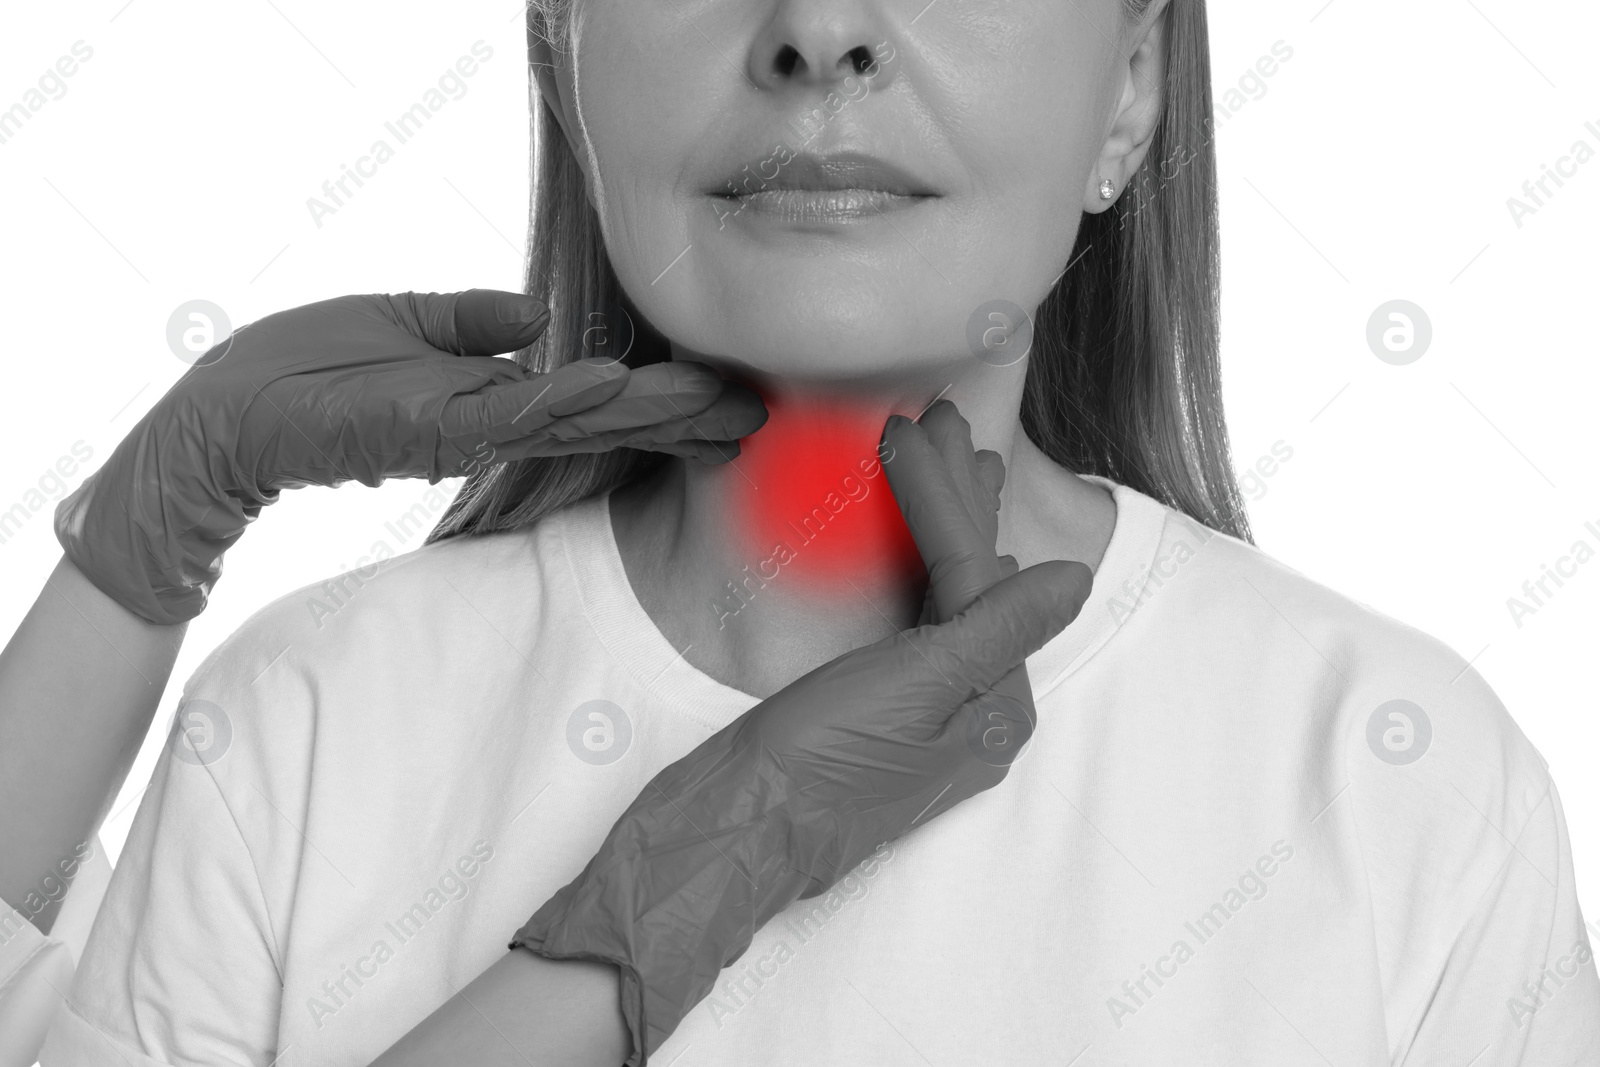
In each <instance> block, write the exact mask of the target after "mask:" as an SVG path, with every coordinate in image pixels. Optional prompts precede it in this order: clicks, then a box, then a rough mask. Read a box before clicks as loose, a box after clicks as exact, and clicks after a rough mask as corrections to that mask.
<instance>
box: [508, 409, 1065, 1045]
mask: <svg viewBox="0 0 1600 1067" xmlns="http://www.w3.org/2000/svg"><path fill="white" fill-rule="evenodd" d="M929 414H930V415H931V416H932V418H931V420H929V421H930V422H931V423H932V425H931V426H930V427H929V428H928V429H927V430H925V429H924V428H923V427H921V426H918V425H917V424H916V423H913V422H911V421H910V420H909V419H905V418H901V417H898V416H896V417H893V418H891V419H890V420H889V424H888V427H887V429H886V431H885V435H884V442H885V445H886V446H887V447H886V449H885V452H886V453H887V457H886V460H885V466H886V469H887V470H888V471H889V472H890V485H891V487H892V488H893V490H894V492H895V495H896V497H897V498H899V499H900V501H901V505H902V508H903V512H904V514H905V516H906V519H907V521H908V522H909V523H910V524H911V532H912V535H913V536H914V537H915V539H916V542H917V546H918V549H919V550H920V551H921V553H922V555H923V560H924V563H925V564H926V565H927V568H928V573H929V576H930V583H931V585H932V586H933V597H932V601H933V604H934V605H935V609H936V610H937V611H938V612H939V613H940V614H941V615H944V614H946V613H949V615H948V618H947V619H946V621H942V622H938V623H936V624H929V625H923V626H919V627H918V628H917V629H915V630H908V631H906V632H904V633H900V634H896V635H895V636H893V637H889V638H886V639H884V640H882V641H879V642H877V643H876V644H873V645H869V646H867V647H865V648H860V649H857V650H855V651H853V652H849V653H846V654H845V655H843V656H841V657H839V658H838V659H835V660H833V661H832V662H830V663H827V664H824V665H823V666H821V667H818V668H817V669H816V670H814V671H812V672H811V673H809V674H807V675H805V676H804V677H802V678H800V679H799V680H797V681H795V682H793V683H792V684H790V685H789V686H788V687H786V688H785V689H783V690H781V691H780V692H778V693H776V694H774V695H773V696H771V697H769V698H768V699H766V700H764V701H762V702H761V703H760V704H757V705H756V706H755V707H753V708H751V709H750V710H749V711H748V712H746V713H745V714H743V715H741V716H740V717H739V718H738V719H736V720H734V721H733V722H732V723H730V724H729V725H728V726H727V727H725V728H724V729H722V730H720V731H718V732H717V733H716V734H713V735H712V736H711V737H710V738H708V739H707V740H706V741H705V742H704V743H702V744H701V745H700V746H699V747H697V748H696V749H695V750H694V751H692V752H690V753H689V754H688V755H687V756H685V757H683V758H682V759H680V760H678V761H677V762H675V763H673V764H671V765H669V766H668V767H667V768H665V769H664V770H663V771H661V772H660V773H659V774H657V775H656V776H655V778H653V779H652V780H651V782H650V783H649V784H648V785H647V786H646V787H645V788H644V789H643V790H642V791H641V792H640V794H639V796H638V797H637V798H636V799H635V800H634V802H633V804H632V805H630V806H629V808H628V809H627V811H625V812H624V813H623V815H622V816H621V818H619V819H618V820H617V822H616V824H615V825H614V826H613V827H612V828H611V831H610V833H609V834H608V835H607V837H606V839H605V841H604V843H602V845H601V846H600V849H599V850H598V851H597V852H596V854H595V856H594V857H593V858H592V859H591V860H590V861H589V863H588V865H587V866H586V867H585V868H584V869H583V872H582V873H581V874H579V875H578V877H577V878H576V879H574V880H573V881H572V882H571V883H570V884H568V885H567V886H565V887H563V888H562V889H561V890H560V891H558V892H557V893H556V894H555V895H554V896H553V897H551V898H550V900H548V901H547V902H546V903H545V904H544V905H543V906H542V907H541V908H539V910H538V911H537V912H536V913H535V914H534V916H533V917H532V918H531V919H530V920H529V921H528V923H527V924H526V925H525V926H523V928H522V929H521V930H519V931H518V932H517V934H516V936H515V938H514V939H513V940H512V942H511V947H513V948H516V947H519V946H520V947H524V948H527V949H530V950H531V951H533V952H535V953H537V954H539V955H541V956H545V957H547V958H550V959H587V960H595V961H601V962H608V963H613V964H616V965H617V966H618V967H619V969H620V970H621V1000H622V1014H623V1017H624V1019H625V1020H626V1022H627V1025H628V1028H629V1032H630V1036H631V1038H632V1041H633V1052H632V1054H631V1055H630V1057H629V1059H628V1060H627V1064H628V1067H642V1065H643V1064H645V1063H646V1062H647V1061H648V1057H649V1055H650V1054H651V1053H653V1052H654V1051H655V1050H656V1049H657V1048H659V1047H660V1045H661V1043H662V1042H663V1041H665V1040H666V1039H667V1037H668V1036H670V1035H671V1034H672V1032H673V1031H674V1030H675V1029H676V1028H677V1026H678V1023H679V1022H680V1021H681V1020H682V1019H683V1017H684V1016H685V1015H686V1014H688V1012H689V1011H690V1010H692V1009H693V1008H694V1006H695V1005H696V1004H698V1003H699V1002H700V1000H701V999H703V998H704V997H705V995H706V994H707V993H708V992H709V991H710V990H711V988H712V986H713V984H714V983H715V982H716V979H717V976H718V974H719V973H720V972H721V970H722V969H723V968H724V967H726V966H728V965H729V964H732V963H734V962H736V961H737V960H738V959H739V957H740V956H741V955H743V953H744V952H745V950H746V949H747V948H748V947H749V945H750V941H751V938H752V937H753V936H754V934H755V932H756V930H758V929H759V928H760V927H761V926H762V925H764V924H765V923H766V922H767V921H768V920H769V919H771V918H772V917H773V916H774V915H776V914H777V913H778V912H780V911H782V910H783V909H784V908H786V907H788V906H789V905H790V904H791V903H793V902H794V901H795V900H796V899H803V898H808V897H813V896H816V895H818V894H820V893H823V892H825V891H826V890H827V889H828V888H829V887H830V886H832V885H833V884H834V882H836V881H837V880H838V879H839V878H840V877H842V876H843V875H844V874H847V873H848V872H849V871H850V870H851V869H852V868H854V867H855V866H856V865H857V864H858V863H860V861H861V860H862V859H864V858H865V857H866V855H867V854H868V853H869V852H871V851H872V850H873V849H874V848H876V847H877V846H878V845H879V844H881V843H882V842H884V841H887V840H891V839H894V838H897V837H899V836H900V835H902V834H904V833H905V832H906V831H908V830H910V829H912V828H913V827H915V826H917V825H920V824H922V823H925V822H928V821H930V820H932V819H934V818H936V817H938V815H940V814H941V813H942V812H944V811H947V810H949V809H950V808H952V807H954V806H955V805H956V804H959V803H960V802H961V801H963V800H965V799H967V798H969V797H971V796H974V795H975V794H977V793H979V792H981V791H983V790H985V789H988V788H990V787H991V786H993V785H995V784H997V783H998V782H999V781H1000V780H1001V779H1003V778H1004V777H1005V775H1006V773H1007V770H1008V767H1009V761H1002V762H996V761H992V760H989V759H985V758H982V752H981V750H975V749H974V748H973V747H972V745H971V743H970V739H971V738H972V737H974V736H976V735H979V734H981V733H982V731H983V729H984V724H985V723H986V722H988V721H989V716H990V713H991V712H993V711H994V710H996V708H997V707H999V708H1000V709H1001V711H1002V714H1003V715H1004V717H1005V718H1006V720H1007V721H1008V722H1010V721H1016V720H1017V719H1018V718H1023V719H1026V720H1027V721H1028V722H1031V719H1032V716H1031V712H1032V702H1031V692H1030V691H1028V689H1027V675H1026V673H1025V668H1024V667H1023V666H1022V663H1023V660H1024V659H1025V658H1026V657H1027V656H1029V655H1031V654H1032V653H1034V652H1035V651H1037V650H1038V649H1039V648H1040V647H1042V646H1043V645H1044V644H1045V642H1047V641H1048V640H1050V638H1052V637H1054V636H1055V635H1056V634H1057V633H1059V632H1060V631H1061V630H1062V629H1064V628H1065V627H1066V626H1067V624H1068V623H1070V622H1071V621H1072V619H1073V618H1074V617H1076V615H1077V613H1078V611H1079V610H1080V609H1081V607H1082V605H1083V602H1084V600H1085V599H1086V598H1087V597H1088V594H1089V589H1090V585H1091V584H1092V582H1093V574H1092V572H1090V570H1089V568H1088V567H1086V566H1084V565H1083V564H1081V563H1067V562H1061V561H1052V562H1049V563H1041V564H1039V565H1037V566H1034V567H1029V568H1028V569H1027V570H1026V571H1023V572H1021V573H1015V565H1014V563H1015V561H1013V565H1012V567H1011V568H1009V569H1011V570H1012V571H1013V573H1012V574H1011V575H1010V576H1009V577H1006V578H1003V579H1001V580H999V581H997V582H995V583H994V584H993V585H991V586H988V587H987V588H986V587H985V585H984V583H985V581H987V580H989V579H990V577H991V576H993V577H995V578H998V577H999V572H1000V569H1001V564H1000V562H999V560H998V559H997V557H996V556H995V550H994V534H993V532H992V531H993V529H994V526H993V523H994V522H995V521H997V520H995V517H994V515H993V514H992V512H993V511H995V510H996V509H997V506H998V505H997V501H998V492H999V476H1000V475H1001V474H1003V472H997V471H996V470H995V466H996V462H995V461H997V460H998V458H999V457H998V456H995V457H994V461H989V460H984V461H979V460H978V459H977V457H975V456H974V455H973V454H972V449H971V443H970V438H969V437H968V436H967V434H966V424H965V422H964V421H960V417H959V415H957V414H956V413H955V410H954V407H953V405H952V406H950V407H949V410H948V411H945V412H940V413H937V414H935V413H933V412H932V411H930V413H929ZM963 442H965V446H964V447H965V455H961V454H959V453H960V452H961V446H962V444H963ZM946 450H949V451H948V452H947V451H946ZM950 454H954V458H955V460H957V462H954V463H947V462H946V456H947V455H950ZM990 455H993V454H992V453H991V454H990ZM952 467H953V468H954V469H952ZM985 472H987V473H985ZM991 498H992V500H993V502H994V504H993V506H992V507H991ZM975 516H977V518H975ZM985 538H987V541H985ZM974 595H976V599H975V600H971V602H970V603H967V602H964V601H963V599H962V598H964V597H966V598H969V599H970V598H971V597H972V596H974ZM963 609H964V610H963ZM1008 678H1020V680H1021V686H1022V692H1023V693H1024V694H1026V695H1027V696H1028V698H1029V700H1028V705H1027V708H1026V713H1025V714H1019V712H1018V709H1016V708H1014V707H1010V706H1009V704H1010V703H1011V702H1013V701H1014V698H1012V697H1009V696H1007V695H1005V694H1002V693H1000V692H998V691H997V688H996V687H997V683H999V682H1001V681H1002V680H1003V679H1008Z"/></svg>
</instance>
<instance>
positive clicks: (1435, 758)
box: [1138, 508, 1550, 848]
mask: <svg viewBox="0 0 1600 1067" xmlns="http://www.w3.org/2000/svg"><path fill="white" fill-rule="evenodd" d="M1164 510H1165V512H1166V514H1165V521H1164V527H1163V530H1162V534H1161V536H1160V538H1159V543H1158V545H1157V547H1156V548H1155V550H1154V552H1153V558H1152V560H1151V563H1150V568H1149V572H1148V573H1149V575H1150V583H1151V586H1152V588H1150V589H1148V590H1147V592H1146V598H1145V603H1144V604H1143V606H1141V607H1140V608H1139V609H1138V610H1139V612H1141V613H1145V614H1147V615H1148V616H1149V618H1150V622H1151V623H1152V625H1154V626H1155V627H1156V628H1157V632H1158V633H1160V634H1162V635H1163V636H1164V637H1166V638H1167V639H1168V640H1169V641H1170V640H1172V639H1173V637H1174V635H1176V634H1177V633H1179V632H1180V631H1181V632H1182V634H1183V635H1184V637H1183V640H1185V641H1186V642H1187V643H1188V644H1189V645H1190V646H1192V647H1191V649H1190V651H1188V652H1186V653H1185V655H1186V656H1187V657H1188V658H1189V660H1190V662H1192V663H1194V664H1197V665H1199V664H1203V665H1205V670H1206V671H1207V672H1208V673H1209V674H1212V675H1214V676H1216V677H1219V678H1221V679H1223V682H1222V683H1221V684H1223V685H1224V687H1225V688H1227V689H1228V691H1229V692H1231V693H1233V694H1234V695H1235V697H1236V699H1237V701H1238V703H1239V705H1240V707H1241V708H1242V709H1243V708H1246V707H1248V708H1249V709H1251V710H1249V711H1246V712H1244V713H1245V714H1249V715H1254V716H1257V717H1258V718H1261V719H1273V720H1283V719H1285V718H1287V720H1288V723H1289V726H1290V729H1291V731H1292V732H1294V733H1296V735H1297V736H1298V737H1299V738H1300V740H1301V741H1302V742H1303V743H1304V745H1307V746H1314V747H1315V748H1317V749H1320V750H1322V751H1324V752H1327V753H1328V754H1329V756H1330V760H1329V765H1330V766H1335V767H1337V768H1339V769H1340V770H1341V771H1342V773H1343V775H1344V778H1343V784H1345V785H1348V787H1349V799H1350V801H1351V803H1353V804H1355V805H1356V806H1357V807H1358V808H1360V809H1362V810H1363V811H1364V813H1365V817H1366V819H1367V820H1368V821H1369V822H1371V823H1372V824H1375V825H1376V824H1386V823H1388V824H1397V823H1399V822H1405V823H1407V824H1408V825H1410V826H1411V827H1412V828H1413V829H1414V830H1416V831H1417V835H1416V837H1415V839H1414V840H1412V841H1410V842H1409V844H1410V845H1412V846H1415V847H1418V848H1426V847H1427V842H1428V841H1429V840H1432V841H1433V843H1434V845H1435V846H1438V845H1439V844H1440V842H1441V841H1442V840H1443V838H1442V837H1441V836H1439V834H1440V833H1441V831H1442V828H1443V826H1444V825H1445V824H1446V823H1448V824H1452V825H1453V826H1454V828H1455V830H1456V831H1457V832H1459V833H1462V834H1464V835H1466V836H1470V837H1473V838H1474V839H1476V835H1477V834H1478V833H1479V832H1480V831H1482V832H1488V833H1490V834H1491V835H1495V834H1497V833H1498V832H1504V833H1505V834H1506V835H1507V836H1508V837H1509V838H1511V839H1513V840H1514V839H1515V836H1516V834H1517V833H1518V832H1520V830H1521V829H1522V828H1523V826H1524V825H1526V823H1527V821H1528V819H1529V818H1530V817H1532V816H1533V815H1534V813H1535V812H1536V811H1537V810H1538V809H1539V807H1540V803H1541V801H1544V800H1545V799H1546V795H1547V793H1548V792H1549V791H1550V775H1549V772H1548V770H1547V765H1546V762H1545V760H1544V758H1543V757H1542V756H1541V755H1540V754H1539V752H1538V751H1537V749H1535V747H1534V746H1533V744H1532V743H1531V742H1530V741H1529V740H1528V738H1527V737H1526V735H1524V734H1523V732H1522V730H1521V728H1520V727H1519V726H1518V725H1517V723H1516V721H1515V720H1514V719H1513V717H1512V715H1511V713H1510V712H1509V711H1508V710H1507V708H1506V706H1505V704H1504V703H1503V702H1502V701H1501V700H1500V698H1499V696H1498V695H1497V694H1496V693H1495V691H1494V689H1493V688H1492V687H1491V686H1490V684H1489V682H1488V681H1487V680H1486V679H1485V678H1484V677H1483V676H1482V675H1481V674H1480V673H1479V672H1478V671H1477V670H1476V669H1475V667H1474V666H1473V664H1472V662H1470V661H1469V660H1468V659H1467V658H1466V657H1464V656H1463V655H1462V654H1461V653H1460V652H1458V651H1457V650H1456V649H1454V648H1452V647H1451V646H1450V645H1449V644H1448V643H1446V642H1445V641H1442V640H1440V639H1439V638H1438V637H1435V636H1434V635H1432V634H1429V633H1426V632H1424V631H1423V630H1421V629H1419V628H1417V627H1416V626H1413V625H1411V624H1409V623H1407V622H1404V621H1402V620H1400V619H1397V618H1395V617H1393V616H1391V615H1389V614H1387V613H1386V612H1384V611H1382V610H1380V609H1378V608H1376V607H1374V606H1372V605H1370V604H1367V603H1364V602H1362V601H1361V600H1358V599H1356V598H1355V597H1353V596H1350V595H1348V594H1345V593H1342V592H1340V591H1338V590H1336V589H1334V588H1332V587H1331V586H1329V585H1327V584H1325V583H1323V582H1321V581H1318V580H1316V579H1314V578H1312V577H1309V576H1308V575H1306V574H1304V573H1302V572H1301V571H1299V570H1297V569H1295V568H1294V567H1291V566H1290V565H1288V564H1287V563H1285V562H1283V561H1282V560H1280V559H1278V558H1276V557H1275V556H1273V555H1272V554H1271V553H1269V552H1268V551H1266V550H1264V549H1262V548H1260V547H1258V546H1256V545H1253V544H1250V543H1247V542H1245V541H1242V540H1240V539H1239V538H1236V537H1232V536H1229V535H1227V534H1223V533H1219V532H1217V531H1214V530H1210V529H1208V528H1206V527H1204V526H1201V525H1200V524H1199V523H1197V522H1195V521H1194V520H1193V519H1191V518H1189V517H1187V516H1185V515H1183V514H1181V513H1179V512H1177V511H1175V510H1173V509H1170V508H1166V509H1164ZM1163 616H1165V619H1164V621H1158V620H1162V617H1163ZM1332 784H1333V786H1334V787H1338V786H1339V785H1340V784H1341V783H1340V782H1334V783H1332ZM1399 806H1411V807H1412V808H1413V810H1412V811H1411V812H1410V813H1409V814H1410V818H1408V819H1406V820H1396V819H1394V818H1392V816H1393V815H1394V813H1395V811H1396V809H1397V807H1399ZM1546 810H1548V809H1546ZM1463 819H1465V820H1466V823H1465V824H1463V823H1462V821H1461V820H1463ZM1485 820H1490V822H1492V826H1491V825H1490V822H1485ZM1474 824H1475V825H1474ZM1383 836H1384V835H1382V834H1379V833H1374V834H1373V835H1372V840H1373V841H1374V842H1376V841H1377V840H1379V839H1380V838H1382V837H1383Z"/></svg>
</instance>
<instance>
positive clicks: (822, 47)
mask: <svg viewBox="0 0 1600 1067" xmlns="http://www.w3.org/2000/svg"><path fill="white" fill-rule="evenodd" d="M877 6H878V5H877V4H875V3H871V2H864V0H782V2H780V3H779V4H778V5H777V8H776V10H775V11H774V13H773V15H772V18H771V20H770V21H769V22H768V23H767V25H766V27H765V28H764V29H763V30H762V32H761V35H760V36H759V37H758V38H757V39H756V42H755V46H754V48H752V49H751V52H750V71H749V73H750V80H751V81H753V82H755V84H756V85H758V86H760V87H761V88H764V89H780V90H781V89H784V88H787V87H789V86H792V85H799V86H806V87H808V88H811V87H818V86H821V87H831V86H833V85H835V84H837V83H840V82H843V81H844V80H845V79H847V78H851V77H855V78H869V79H870V80H871V82H872V84H873V88H874V89H880V88H883V87H884V86H885V85H886V84H887V83H888V81H889V79H890V77H891V75H892V73H893V67H894V66H895V64H893V63H890V62H887V60H889V59H891V58H892V57H893V55H894V49H893V47H892V46H891V45H890V43H889V40H888V37H889V34H888V32H887V28H886V27H885V26H884V20H883V19H882V18H881V17H880V16H879V15H877V14H876V13H875V9H876V8H877Z"/></svg>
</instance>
